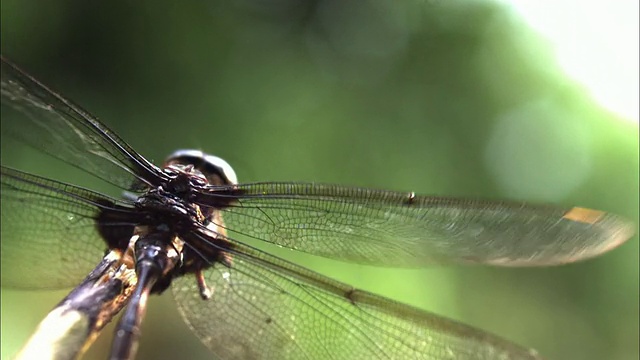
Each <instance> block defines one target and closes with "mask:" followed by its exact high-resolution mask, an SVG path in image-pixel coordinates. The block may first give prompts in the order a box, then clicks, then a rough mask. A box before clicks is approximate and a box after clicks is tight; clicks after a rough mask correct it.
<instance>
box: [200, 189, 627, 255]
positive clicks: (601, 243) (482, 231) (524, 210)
mask: <svg viewBox="0 0 640 360" xmlns="http://www.w3.org/2000/svg"><path fill="white" fill-rule="evenodd" d="M225 194H226V195H225ZM228 196H231V197H234V196H237V197H238V200H237V202H236V203H235V205H233V206H231V207H228V208H226V209H225V210H224V214H223V215H224V216H223V217H224V220H225V223H226V226H227V228H228V229H229V231H231V233H230V234H233V236H235V237H238V238H241V236H242V235H244V236H249V237H252V238H257V239H260V240H264V241H267V242H270V243H274V244H277V245H280V246H284V247H288V248H291V249H295V250H300V251H304V252H308V253H311V254H315V255H319V256H324V257H328V258H333V259H338V260H345V261H350V262H356V263H362V264H371V265H378V266H426V265H430V264H448V263H481V264H491V265H501V266H542V265H554V264H562V263H568V262H573V261H578V260H582V259H586V258H589V257H592V256H596V255H598V254H600V253H603V252H605V251H607V250H610V249H612V248H614V247H616V246H617V245H619V244H621V243H623V242H624V241H626V240H627V239H629V238H630V237H631V236H632V235H633V232H634V225H633V224H632V223H631V222H630V221H628V220H626V219H623V218H621V217H618V216H616V215H612V214H608V213H604V212H601V211H597V210H591V209H585V208H579V207H574V208H568V209H561V208H557V207H553V206H536V205H529V204H524V203H509V202H490V201H483V200H467V199H454V198H442V197H428V196H415V195H414V194H412V193H411V194H410V193H397V192H390V191H380V190H370V189H361V188H350V187H342V186H335V185H319V184H313V183H310V184H304V183H257V184H246V185H237V186H235V187H233V188H211V189H210V193H209V194H200V199H199V201H200V202H201V203H206V204H215V203H216V202H217V203H220V202H221V199H223V198H226V197H228Z"/></svg>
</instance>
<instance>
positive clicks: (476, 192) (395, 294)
mask: <svg viewBox="0 0 640 360" xmlns="http://www.w3.org/2000/svg"><path fill="white" fill-rule="evenodd" d="M567 21H571V19H570V17H568V20H567ZM594 23H595V24H596V25H594V26H597V22H594ZM1 31H2V32H1V35H2V36H1V40H2V53H4V54H5V55H6V56H9V57H10V58H12V59H13V60H14V61H15V62H17V63H18V64H21V66H22V67H23V68H25V69H28V71H29V72H30V73H32V74H34V75H35V76H36V77H37V78H39V79H41V80H42V81H44V82H45V83H46V84H49V85H50V86H52V87H53V88H55V89H57V90H59V91H60V92H61V93H63V94H65V95H66V96H67V97H69V98H71V99H73V100H74V101H75V102H77V103H79V104H80V105H82V106H83V107H84V108H86V109H88V110H89V111H90V112H91V113H93V114H94V115H96V116H98V117H99V118H101V119H102V120H103V121H104V122H105V123H106V124H107V125H108V126H110V127H112V128H113V129H114V130H115V131H116V132H117V133H119V134H120V135H121V137H122V138H123V139H125V140H126V141H127V142H129V143H130V144H131V145H133V146H134V147H135V148H136V149H137V150H138V151H139V152H141V153H142V154H143V155H145V156H147V157H148V158H150V159H152V160H154V161H156V162H159V161H161V160H162V159H163V158H164V156H166V155H167V154H169V153H170V152H172V151H173V150H175V149H177V148H200V149H202V150H205V151H207V152H210V153H213V154H216V155H219V156H221V157H223V158H224V159H226V160H227V161H229V162H230V163H231V164H232V165H233V166H234V168H235V170H236V172H237V173H238V176H239V178H240V180H241V181H260V180H262V181H266V180H303V181H318V182H331V183H343V184H349V185H358V186H368V187H376V188H387V189H392V190H402V191H415V192H416V193H422V194H438V195H454V196H469V197H484V198H508V199H518V200H527V201H534V202H551V203H557V204H562V205H569V206H570V205H579V206H585V207H591V208H597V209H601V210H605V211H611V212H615V213H619V214H621V215H624V216H626V217H629V218H630V219H633V220H634V221H636V223H637V220H638V126H637V124H636V123H633V122H632V121H627V120H626V119H622V118H620V117H618V116H616V115H613V113H612V112H610V111H608V110H606V109H604V108H603V107H601V106H600V105H598V104H597V103H596V102H595V101H594V100H593V99H592V98H591V97H590V96H589V95H588V93H587V92H586V91H585V89H583V88H582V87H580V86H579V85H578V84H577V83H576V82H575V81H573V80H571V79H569V78H568V77H567V76H566V75H565V74H564V73H563V71H562V70H561V69H560V67H559V65H558V64H557V62H556V61H554V58H553V55H552V53H551V51H550V48H549V46H548V44H547V43H546V42H545V40H544V39H542V38H540V37H539V36H538V35H536V33H535V32H534V31H533V30H531V29H529V28H527V26H526V25H525V23H524V22H523V21H522V19H520V18H518V16H517V15H515V14H514V13H512V12H510V11H509V10H508V9H507V8H506V7H505V6H504V5H496V4H492V3H490V2H483V1H464V2H463V1H442V2H438V1H414V0H405V1H395V2H392V1H362V2H341V1H315V2H298V1H293V0H275V1H261V0H241V1H220V2H214V1H193V2H180V3H178V2H170V1H154V2H122V1H112V2H101V3H98V2H89V3H87V2H83V1H58V2H55V4H51V3H50V2H28V1H14V0H2V2H1ZM613 40H615V39H612V41H613ZM602 72H603V73H605V74H606V72H607V68H606V67H603V68H602ZM635 121H637V119H635ZM5 150H6V149H5ZM46 161H47V159H46V158H43V157H40V158H36V159H32V158H25V157H22V158H15V157H11V158H7V157H5V156H4V155H3V163H6V164H9V165H11V166H14V167H19V168H21V169H25V170H30V171H36V172H37V171H38V169H39V168H40V166H42V165H43V164H45V162H46ZM65 171H66V169H47V170H46V171H43V170H40V173H41V174H43V175H47V176H50V177H53V178H57V179H64V176H65ZM638 251H639V250H638V237H637V236H636V237H634V238H633V239H632V240H630V241H629V242H628V243H626V244H624V245H623V246H621V247H620V248H618V249H616V250H614V251H612V252H611V253H608V254H606V255H605V256H602V257H600V258H597V259H594V260H591V261H588V262H584V263H578V264H571V265H566V266H562V267H555V268H543V269H500V268H488V267H487V268H480V267H474V268H429V269H419V270H407V269H401V270H398V269H379V268H369V267H361V266H349V265H344V264H340V263H336V262H331V261H327V260H323V259H313V260H312V261H308V260H306V261H307V262H305V265H308V266H309V267H312V268H313V269H315V270H318V271H321V272H322V273H324V274H327V275H329V276H332V277H335V278H338V279H340V280H342V281H346V282H348V283H350V284H352V285H354V286H356V287H360V288H364V289H367V290H370V291H373V292H376V293H379V294H382V295H385V296H388V297H391V298H393V299H396V300H399V301H402V302H405V303H409V304H412V305H415V306H418V307H421V308H423V309H425V310H428V311H432V312H436V313H438V314H442V315H445V316H448V317H452V318H455V319H458V320H460V321H463V322H465V323H469V324H472V325H474V326H477V327H480V328H482V329H485V330H488V331H491V332H493V333H496V334H499V335H501V336H503V337H506V338H509V339H511V340H513V341H515V342H517V343H520V344H523V345H526V346H530V347H533V348H536V349H538V350H539V351H540V352H541V353H542V354H543V355H545V356H546V357H547V358H549V359H605V358H606V359H631V358H637V357H638V317H639V314H638V287H639V286H638V278H639V276H638ZM290 258H291V259H293V260H295V259H296V258H295V257H290ZM305 259H307V258H305ZM25 261H28V259H25ZM97 261H98V259H96V262H97ZM67 292H68V289H67V290H64V291H55V292H44V291H40V292H36V291H32V292H26V291H15V290H9V289H4V288H3V289H2V314H1V316H2V338H1V344H2V358H8V357H9V356H10V355H11V354H13V353H15V352H16V351H17V349H19V347H20V346H21V345H22V344H23V343H24V341H25V340H26V339H27V338H28V336H29V335H30V333H31V332H32V331H33V329H34V328H35V326H36V324H37V323H38V322H39V321H40V320H41V319H42V318H43V317H44V316H45V315H46V313H47V312H48V311H49V310H50V309H51V308H52V307H53V306H54V305H55V304H56V303H57V302H58V301H59V300H60V299H62V297H63V296H64V295H65V294H66V293H67ZM111 330H112V329H111V328H109V329H107V330H106V331H105V334H104V335H103V336H102V337H101V338H100V339H99V340H98V341H97V343H96V344H95V346H94V347H93V348H92V349H91V350H90V351H89V353H88V354H87V355H86V357H85V358H86V359H100V358H105V356H106V352H107V351H108V348H109V345H110V338H111V334H110V332H111ZM138 358H139V359H170V358H187V359H205V358H211V354H210V353H209V352H208V350H207V349H206V348H205V347H204V346H202V345H201V344H200V342H199V341H198V340H197V339H196V338H195V337H194V336H193V335H192V334H191V333H190V330H189V329H188V328H187V326H186V325H185V324H184V323H183V322H182V320H181V318H180V316H179V315H178V313H177V311H176V310H175V308H174V304H173V300H172V298H171V295H170V294H169V293H166V294H164V296H161V297H154V298H152V301H151V302H150V309H149V312H148V317H147V319H146V321H145V323H144V326H143V336H142V343H141V346H140V349H139V357H138Z"/></svg>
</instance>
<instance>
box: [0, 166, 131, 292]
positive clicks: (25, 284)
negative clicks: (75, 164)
mask: <svg viewBox="0 0 640 360" xmlns="http://www.w3.org/2000/svg"><path fill="white" fill-rule="evenodd" d="M0 180H1V184H2V187H1V188H0V196H1V202H0V205H1V206H2V209H1V211H0V214H1V220H2V227H1V228H0V229H1V238H0V239H1V240H0V246H1V249H0V256H1V261H2V272H1V273H0V274H1V276H2V286H3V287H13V288H22V289H57V288H64V287H71V286H75V285H77V284H78V283H79V282H80V281H81V280H82V279H84V278H85V277H86V276H87V274H89V272H91V270H92V269H93V268H94V267H95V265H96V263H97V262H98V261H99V259H100V258H101V257H102V256H103V255H104V252H105V250H106V249H107V244H106V243H105V241H104V240H103V236H105V235H109V236H110V237H111V238H117V237H121V238H122V241H123V242H124V244H126V243H127V241H128V239H129V236H130V235H131V233H132V230H133V224H132V223H130V222H129V221H130V220H127V219H132V220H131V221H135V214H133V215H132V214H130V211H129V210H128V209H127V208H126V207H122V206H118V205H116V204H115V200H112V199H109V198H107V197H104V196H102V195H100V194H97V193H94V192H91V191H88V190H85V189H82V188H78V187H75V186H73V185H67V184H64V183H60V182H56V181H53V180H48V179H45V178H41V177H38V176H34V175H30V174H27V173H23V172H20V171H17V170H13V169H10V168H7V167H4V166H3V167H2V173H1V177H0ZM98 219H100V220H101V224H102V225H101V227H100V228H99V227H98V226H97V220H98Z"/></svg>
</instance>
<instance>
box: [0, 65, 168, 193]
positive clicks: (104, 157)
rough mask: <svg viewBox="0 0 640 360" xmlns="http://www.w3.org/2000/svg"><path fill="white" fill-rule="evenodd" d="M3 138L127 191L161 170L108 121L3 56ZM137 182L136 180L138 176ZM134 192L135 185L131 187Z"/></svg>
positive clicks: (155, 177) (152, 179) (154, 178)
mask: <svg viewBox="0 0 640 360" xmlns="http://www.w3.org/2000/svg"><path fill="white" fill-rule="evenodd" d="M1 62H2V81H1V84H2V86H1V93H2V136H3V137H5V136H9V137H11V138H12V139H15V140H18V141H21V142H23V143H25V144H27V145H29V146H31V147H33V148H35V149H38V150H40V151H42V152H44V153H45V154H48V155H50V156H52V157H54V158H57V159H60V160H62V161H64V162H66V163H68V164H70V165H72V166H74V167H77V168H80V169H84V170H85V171H87V172H89V173H91V174H93V175H95V176H97V177H99V178H101V179H103V180H105V181H107V182H108V183H111V184H113V185H116V186H119V187H120V188H123V189H127V190H129V189H132V187H133V184H134V183H136V184H137V183H139V182H144V183H147V184H149V185H154V184H158V181H159V179H162V177H163V176H164V175H163V173H162V172H161V171H160V170H159V169H158V168H157V167H156V166H154V165H153V164H151V163H150V162H149V161H147V160H146V159H144V158H143V157H142V156H140V155H139V154H137V153H136V152H135V151H134V150H133V149H131V147H130V146H129V145H127V144H126V143H125V142H124V141H122V140H121V139H120V138H119V137H118V136H117V135H116V134H114V133H113V132H112V131H111V130H109V129H108V128H107V127H106V126H105V125H104V124H102V123H100V122H99V121H98V120H97V119H95V118H94V117H93V116H91V115H90V114H89V113H88V112H86V111H84V110H82V109H81V108H80V107H79V106H77V105H75V104H73V103H72V102H71V101H69V100H67V99H65V98H63V97H62V96H61V95H59V94H56V93H55V92H53V91H52V90H50V89H49V88H47V87H46V86H44V85H43V84H41V83H40V82H38V81H37V80H35V79H34V78H33V77H31V76H30V75H28V74H27V73H25V72H23V71H22V70H20V69H19V68H18V67H16V66H15V65H14V64H12V63H11V62H9V61H8V60H7V59H5V58H4V57H2V58H1ZM136 179H137V181H134V180H136ZM132 190H133V189H132Z"/></svg>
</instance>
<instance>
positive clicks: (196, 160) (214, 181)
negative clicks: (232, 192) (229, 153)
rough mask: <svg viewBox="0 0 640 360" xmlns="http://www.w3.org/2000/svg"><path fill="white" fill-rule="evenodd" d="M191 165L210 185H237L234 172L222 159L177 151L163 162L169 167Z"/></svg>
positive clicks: (188, 151) (190, 151) (196, 152)
mask: <svg viewBox="0 0 640 360" xmlns="http://www.w3.org/2000/svg"><path fill="white" fill-rule="evenodd" d="M174 164H179V165H193V167H194V168H195V169H197V170H198V171H200V172H201V173H202V174H204V176H205V177H206V178H207V180H209V183H210V184H211V185H233V184H237V183H238V178H237V176H236V172H235V171H233V168H232V167H231V165H229V163H227V162H226V161H224V160H223V159H221V158H219V157H217V156H213V155H208V154H205V153H203V152H202V151H200V150H178V151H176V152H174V153H173V154H171V155H169V157H167V159H166V160H165V167H166V166H169V165H174Z"/></svg>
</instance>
